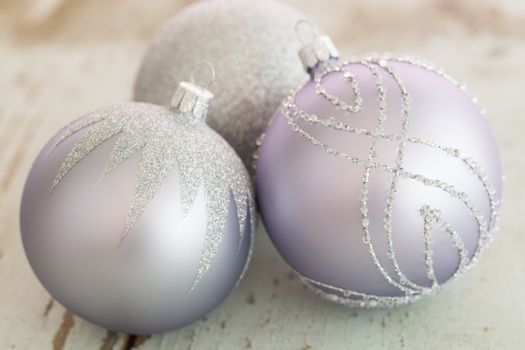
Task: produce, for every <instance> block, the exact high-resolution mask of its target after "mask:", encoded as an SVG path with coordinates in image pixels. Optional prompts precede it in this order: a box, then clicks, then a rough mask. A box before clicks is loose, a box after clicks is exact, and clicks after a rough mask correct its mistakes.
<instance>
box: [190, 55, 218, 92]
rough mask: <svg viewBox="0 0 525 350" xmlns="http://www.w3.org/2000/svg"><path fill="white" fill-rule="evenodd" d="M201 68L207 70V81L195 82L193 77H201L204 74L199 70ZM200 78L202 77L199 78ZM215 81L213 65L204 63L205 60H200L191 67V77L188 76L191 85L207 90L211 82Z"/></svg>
mask: <svg viewBox="0 0 525 350" xmlns="http://www.w3.org/2000/svg"><path fill="white" fill-rule="evenodd" d="M203 66H206V67H207V68H208V69H207V72H208V77H207V79H204V80H203V82H202V83H201V82H195V80H196V79H195V76H196V75H197V74H199V75H203V74H204V71H203V70H201V68H202V67H203ZM201 78H202V76H201ZM214 81H215V68H213V65H212V64H211V63H210V62H208V61H206V60H202V61H199V62H197V63H196V64H195V66H194V67H193V72H192V73H191V76H190V82H191V83H192V84H195V85H198V86H201V87H202V88H204V89H207V88H209V87H210V86H211V85H212V84H213V82H214Z"/></svg>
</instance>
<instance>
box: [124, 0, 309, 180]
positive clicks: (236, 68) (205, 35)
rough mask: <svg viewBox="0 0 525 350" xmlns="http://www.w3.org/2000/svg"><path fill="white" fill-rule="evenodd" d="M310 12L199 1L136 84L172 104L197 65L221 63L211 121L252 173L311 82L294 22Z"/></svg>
mask: <svg viewBox="0 0 525 350" xmlns="http://www.w3.org/2000/svg"><path fill="white" fill-rule="evenodd" d="M303 17H304V16H303V15H302V14H300V13H298V12H297V11H295V10H294V9H291V8H289V7H287V6H285V5H282V4H280V3H278V2H274V1H261V0H257V1H244V0H221V1H219V0H212V1H200V2H197V3H195V4H194V5H191V6H189V7H187V8H186V9H184V10H183V11H182V12H180V13H179V14H177V15H176V16H175V17H173V18H172V19H171V20H170V21H168V22H167V23H166V24H165V25H164V27H163V28H162V29H161V30H160V32H159V33H158V34H156V36H155V37H154V39H153V41H152V43H151V45H150V47H149V49H148V50H147V52H146V54H145V56H144V60H143V62H142V65H141V67H140V70H139V72H138V76H137V79H136V82H135V97H134V98H135V100H137V101H144V102H151V103H157V104H162V105H165V104H167V103H169V100H170V98H171V91H173V90H174V88H175V87H176V85H177V82H178V81H180V80H183V79H188V77H189V76H190V75H191V74H192V69H193V64H194V62H196V61H198V60H206V61H209V62H210V63H212V64H213V65H214V66H215V67H216V68H217V75H216V79H215V86H218V87H220V88H217V89H216V90H217V91H216V93H215V99H214V103H213V105H212V106H211V107H210V108H211V110H210V117H209V120H208V123H209V125H210V127H212V128H213V129H215V130H216V131H217V132H218V133H219V134H220V135H222V136H223V137H224V138H225V139H226V140H227V141H228V142H229V143H230V145H232V147H233V148H234V149H235V150H236V151H237V154H239V156H240V157H241V159H243V161H244V163H245V164H246V166H247V167H248V170H249V171H251V169H252V168H251V163H252V154H253V152H254V150H255V148H256V145H255V140H256V138H257V137H259V136H260V134H261V133H262V132H263V131H264V129H265V128H266V126H267V125H268V121H269V119H270V117H271V116H272V115H273V113H274V112H275V111H276V110H277V108H278V107H279V104H280V102H281V101H282V99H283V98H284V97H286V95H287V94H288V93H289V91H290V89H292V88H294V87H296V86H298V85H299V84H300V83H302V82H304V81H306V80H307V75H306V74H305V73H304V71H303V70H302V69H301V67H300V64H298V63H299V60H298V58H297V51H298V50H299V48H300V45H299V43H298V42H297V40H296V38H295V34H294V27H295V25H296V23H297V22H298V20H300V19H301V18H303Z"/></svg>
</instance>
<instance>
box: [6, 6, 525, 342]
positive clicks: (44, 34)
mask: <svg viewBox="0 0 525 350" xmlns="http://www.w3.org/2000/svg"><path fill="white" fill-rule="evenodd" d="M187 2H188V1H169V0H162V1H156V2H154V3H153V2H147V4H146V2H143V1H139V0H131V1H126V2H124V1H119V0H107V1H97V2H95V1H88V0H78V1H66V0H59V1H55V0H48V1H47V5H46V4H44V5H45V6H44V5H42V6H44V7H43V9H42V8H40V9H37V10H35V11H37V15H38V16H37V19H38V20H37V21H32V22H31V23H27V22H26V21H27V17H25V16H24V10H25V9H26V6H30V5H29V1H25V0H24V1H19V2H13V1H8V0H0V10H1V11H0V349H53V350H64V349H74V350H76V349H103V350H109V349H131V348H135V349H137V348H138V349H166V350H167V349H223V350H229V349H297V350H299V349H303V350H308V349H447V348H451V349H521V348H524V347H525V302H523V295H525V272H524V271H525V254H523V252H524V251H525V236H524V235H523V234H522V230H523V229H522V226H523V224H522V220H521V219H522V210H523V208H525V189H524V187H523V180H522V179H523V174H525V158H524V157H523V152H524V150H525V141H524V138H523V130H525V118H524V117H523V114H524V112H523V108H522V106H523V97H522V95H523V81H524V78H525V65H524V64H523V62H524V61H525V40H524V38H525V4H524V3H523V2H520V1H517V0H507V1H500V2H496V1H488V0H482V1H475V0H471V1H464V2H459V1H449V0H425V1H412V0H399V1H396V2H395V3H394V2H389V1H386V0H369V1H366V2H365V1H359V2H349V1H344V0H332V1H331V2H326V1H315V0H307V1H304V0H289V1H288V2H290V3H292V4H294V5H296V6H297V7H299V8H300V9H302V10H303V11H305V12H306V13H308V14H310V15H311V16H312V17H313V18H314V19H315V20H316V21H318V22H320V23H321V25H324V26H325V27H326V28H327V31H328V32H329V33H330V34H332V35H333V37H334V39H335V40H336V41H337V42H338V44H339V46H340V48H341V51H342V52H344V53H346V54H350V53H356V54H359V53H362V52H366V51H369V50H375V51H391V52H394V53H413V54H417V55H420V56H424V57H427V58H429V59H431V60H433V61H436V62H439V63H440V65H442V66H444V67H445V68H447V71H448V72H449V73H450V74H452V75H453V76H456V77H457V78H458V79H459V80H461V81H466V82H468V85H469V88H470V90H471V91H472V92H474V93H475V94H477V95H478V96H479V100H480V102H481V104H482V105H483V106H485V108H486V109H487V117H488V118H489V120H490V123H491V124H492V126H493V128H494V131H495V133H496V136H497V138H498V142H499V144H500V146H501V154H502V161H503V166H504V169H505V174H506V178H507V180H506V182H505V188H504V190H505V191H504V192H505V193H504V213H503V217H502V220H501V232H500V233H499V237H497V239H496V241H495V242H494V244H493V246H492V247H491V248H490V249H489V250H488V252H487V254H486V256H484V257H483V259H482V261H481V262H480V264H479V266H477V267H476V268H475V269H474V270H473V271H472V272H471V273H469V274H468V275H466V276H464V278H462V279H460V280H459V281H457V282H454V283H453V284H451V285H449V286H447V287H445V288H444V289H443V290H442V292H441V293H439V294H438V295H436V296H435V297H433V298H429V299H425V300H422V301H421V302H419V303H416V304H414V305H411V306H408V307H403V308H399V309H395V310H353V309H346V308H343V307H340V306H337V305H334V304H331V303H328V302H325V301H322V300H320V299H319V298H317V297H315V296H314V295H313V294H312V293H310V292H309V291H308V290H305V288H304V287H303V285H302V284H301V283H300V282H299V281H298V280H297V278H296V277H295V275H294V274H293V273H291V272H290V270H289V268H288V267H287V266H286V264H285V263H284V261H283V260H282V259H281V258H280V257H279V256H278V254H277V253H276V252H275V250H274V249H273V248H272V246H271V243H270V242H269V240H268V239H267V238H266V236H265V233H264V230H263V228H262V227H261V226H260V227H259V230H258V235H257V245H256V249H255V253H254V258H253V262H252V265H251V267H250V269H249V271H248V273H247V275H246V278H245V279H244V280H243V281H242V282H241V284H240V285H239V288H237V289H236V290H235V291H234V292H233V293H232V295H231V296H230V297H229V298H228V299H227V300H226V302H225V303H224V304H222V305H221V306H219V307H218V308H217V309H216V310H214V311H213V312H211V313H210V314H209V315H207V316H206V317H205V318H203V319H201V320H199V321H197V322H195V323H194V324H192V325H190V326H188V327H185V328H183V329H180V330H178V331H174V332H170V333H166V334H162V335H153V336H133V335H125V334H119V333H115V332H110V331H107V330H105V329H102V328H100V327H97V326H94V325H92V324H90V323H88V322H85V321H83V320H81V319H80V318H78V317H76V316H74V315H72V314H71V313H69V312H68V311H67V310H65V309H64V308H63V307H62V306H61V305H60V304H59V303H58V302H56V301H53V300H52V299H51V298H50V296H49V295H48V293H47V292H46V291H45V290H44V289H43V287H42V286H41V285H40V284H39V282H38V280H37V279H36V278H35V276H34V275H33V273H32V271H31V269H30V267H29V265H28V263H27V261H26V258H25V256H24V252H23V248H22V245H21V241H20V237H19V228H18V210H19V205H20V196H21V191H22V188H23V184H24V180H25V176H26V174H27V172H28V171H29V168H30V166H31V162H32V161H33V159H34V157H35V156H36V154H37V153H38V152H39V150H40V149H41V147H42V146H43V145H44V143H45V142H46V141H47V140H48V139H49V138H50V137H51V136H52V135H53V134H54V133H55V132H56V131H57V130H58V129H59V128H60V127H62V126H64V125H65V124H66V123H67V122H69V121H70V120H72V119H73V118H74V117H76V116H78V115H81V114H83V113H85V112H87V111H90V110H92V109H94V108H97V107H99V106H104V105H108V104H112V103H117V102H120V101H123V100H126V99H129V97H130V93H131V86H132V84H133V79H134V74H135V71H136V69H137V67H138V64H139V62H140V57H141V55H142V52H143V50H144V49H145V47H146V45H147V41H148V40H149V37H150V36H151V34H152V33H153V32H154V30H155V29H156V28H158V27H159V26H160V24H161V22H162V21H163V20H164V19H165V18H167V17H168V16H169V15H170V14H173V13H175V12H176V11H177V10H178V9H180V7H181V6H183V5H184V4H186V3H187ZM327 3H328V4H329V6H327V5H326V4H327ZM39 11H40V12H39ZM137 14H140V15H137Z"/></svg>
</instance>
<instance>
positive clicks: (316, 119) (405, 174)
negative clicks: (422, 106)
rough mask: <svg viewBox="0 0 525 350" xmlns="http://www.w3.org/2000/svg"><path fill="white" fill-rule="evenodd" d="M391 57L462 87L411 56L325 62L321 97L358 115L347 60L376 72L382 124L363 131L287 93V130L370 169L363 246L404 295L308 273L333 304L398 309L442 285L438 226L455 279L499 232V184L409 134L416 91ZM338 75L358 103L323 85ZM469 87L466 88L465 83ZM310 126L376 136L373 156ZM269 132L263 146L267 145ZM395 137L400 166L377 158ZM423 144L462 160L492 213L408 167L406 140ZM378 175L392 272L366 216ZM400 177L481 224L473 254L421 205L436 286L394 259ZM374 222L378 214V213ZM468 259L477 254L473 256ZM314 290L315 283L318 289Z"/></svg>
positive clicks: (318, 77)
mask: <svg viewBox="0 0 525 350" xmlns="http://www.w3.org/2000/svg"><path fill="white" fill-rule="evenodd" d="M389 62H403V63H407V64H412V65H415V66H418V67H421V68H423V69H427V70H431V71H434V72H436V73H437V74H439V75H440V76H442V77H444V78H445V79H447V80H448V81H450V82H452V83H454V84H456V85H458V84H457V83H456V82H455V81H454V80H452V79H451V78H450V77H448V76H447V75H445V74H444V73H443V72H442V71H437V70H434V69H433V67H431V66H430V65H428V64H425V63H423V62H420V61H417V60H414V59H411V58H392V57H390V56H389V55H384V56H380V55H372V56H370V57H366V58H364V59H355V60H349V61H343V62H338V63H324V64H323V65H322V66H321V67H320V68H319V69H318V70H317V71H316V73H315V74H314V77H313V80H314V83H315V91H316V93H317V94H318V95H319V96H322V97H323V98H324V99H326V100H327V101H329V102H330V103H331V104H332V105H333V106H335V107H336V108H337V109H339V110H342V111H343V112H346V113H357V112H359V111H360V110H361V108H362V103H363V98H362V94H361V92H360V88H359V85H358V83H357V80H356V77H355V75H354V73H353V72H352V71H351V70H350V67H349V65H351V64H357V65H362V66H364V67H366V68H367V69H368V70H369V71H370V72H371V74H372V76H373V79H374V82H375V86H376V89H377V96H378V106H377V108H378V111H377V116H378V117H377V122H376V126H375V128H374V129H371V130H367V129H363V128H355V127H352V126H351V125H349V124H346V123H344V122H340V121H337V120H336V119H335V118H333V117H324V116H319V115H316V114H313V113H308V112H306V111H304V110H301V109H300V108H299V107H298V106H297V105H296V104H295V98H296V94H297V92H298V91H299V90H297V91H296V92H295V93H294V94H292V95H291V96H289V97H288V98H287V99H286V100H284V101H283V103H282V105H281V113H282V115H283V116H284V118H285V119H286V121H287V124H288V125H289V127H290V128H291V129H292V130H293V131H294V132H295V133H297V134H298V135H300V136H301V137H302V138H304V139H306V140H307V141H309V142H310V143H311V144H312V145H314V146H315V147H318V148H320V149H322V150H323V151H324V152H325V153H327V154H329V155H332V156H336V157H339V158H342V159H344V160H345V161H349V162H351V163H353V164H355V165H358V166H360V167H362V168H363V169H364V174H363V177H362V180H361V194H360V197H359V200H360V211H361V231H362V241H363V244H365V246H366V248H367V250H368V254H369V257H370V259H371V261H372V263H373V264H374V265H375V267H376V269H377V270H378V271H379V273H380V274H381V276H382V277H383V278H384V280H385V281H386V282H388V283H389V284H390V285H391V286H393V287H395V288H396V289H397V290H399V291H401V292H402V294H403V295H402V296H379V295H370V294H366V293H361V292H358V291H354V290H348V289H345V288H341V287H339V286H335V285H331V284H327V283H323V282H321V281H317V280H314V279H311V278H308V277H306V276H302V279H303V281H304V282H306V283H307V285H309V286H310V287H312V289H313V290H314V291H315V292H317V293H319V294H321V295H322V296H323V297H326V298H328V299H330V300H332V301H337V302H340V303H343V304H349V305H352V306H360V307H393V306H397V305H401V304H406V303H409V302H412V301H415V300H417V299H418V298H420V297H421V296H423V295H427V294H430V293H433V292H435V291H436V290H437V288H438V287H439V286H440V284H439V283H438V281H437V279H436V276H435V273H434V267H433V263H434V261H433V249H432V241H433V237H432V229H433V227H437V228H439V229H440V231H442V232H443V233H444V234H446V235H447V236H448V237H449V238H450V241H451V242H452V243H453V245H454V247H455V249H456V250H457V254H458V258H459V259H458V261H459V263H458V266H457V269H456V271H455V272H454V273H453V275H452V278H450V279H449V280H451V279H453V278H455V277H456V276H458V275H460V274H462V273H463V272H464V271H465V270H467V269H468V268H470V267H471V266H472V265H473V264H474V263H475V262H476V261H477V260H478V258H479V256H480V255H481V254H482V252H483V250H484V248H485V247H486V246H487V245H488V244H489V243H490V242H491V240H492V238H493V233H494V231H495V230H496V229H497V219H498V212H499V206H500V203H499V200H498V199H497V198H496V191H495V189H494V187H493V186H492V185H491V184H490V183H489V182H488V177H487V175H486V174H485V173H484V171H483V169H482V168H481V166H480V165H479V164H478V163H477V162H476V161H474V160H473V159H472V158H470V157H468V156H467V155H465V154H463V152H462V151H460V150H459V149H456V148H452V147H448V146H444V145H440V144H437V143H435V142H434V141H432V140H427V139H422V138H418V137H414V136H411V135H410V134H409V127H410V117H411V110H410V107H411V101H410V92H409V91H408V90H407V88H406V87H405V85H404V83H403V81H402V80H401V77H400V76H399V75H398V74H397V73H396V72H395V70H394V68H393V67H392V65H391V64H390V63H389ZM332 72H340V73H342V75H343V78H344V79H345V80H347V81H349V82H350V85H351V89H352V91H353V95H354V96H355V100H354V101H353V102H352V103H349V102H345V101H342V100H341V99H340V98H337V97H335V96H333V95H331V94H329V93H327V91H326V89H325V88H324V87H323V79H324V77H325V76H326V75H328V74H330V73H332ZM383 75H386V76H389V77H391V78H392V79H393V81H394V82H395V85H396V86H397V89H399V92H400V93H401V106H400V108H401V115H402V125H401V129H400V132H399V133H398V134H391V133H387V132H385V129H384V123H385V121H386V120H387V117H388V116H387V113H386V108H387V99H386V96H387V89H386V87H385V84H384V83H383V80H382V76H383ZM462 89H463V90H465V89H464V88H463V87H462ZM301 123H306V124H309V125H316V126H319V127H325V128H331V129H334V130H337V131H339V132H342V133H349V134H353V135H363V136H366V137H369V138H370V139H371V143H370V148H369V152H368V157H367V158H359V157H355V156H353V155H351V154H349V153H346V152H343V151H340V150H338V149H337V148H336V147H334V146H332V145H330V144H328V143H326V142H324V141H322V140H320V139H318V138H317V137H316V136H315V135H314V134H312V133H311V132H309V131H307V130H305V129H304V128H303V127H302V126H301V125H300V124H301ZM263 139H264V135H263V137H262V138H261V140H259V141H258V144H261V143H262V140H263ZM383 140H387V141H394V142H396V143H397V152H396V156H395V163H394V165H387V164H382V163H380V162H379V161H378V160H377V159H378V153H377V152H378V151H377V145H378V142H379V141H383ZM410 143H412V144H420V145H424V146H426V147H430V148H432V149H435V150H437V151H440V152H443V153H445V154H446V155H448V156H450V157H452V158H454V159H456V160H457V161H460V162H462V163H463V165H464V166H465V167H466V168H467V169H468V170H469V171H470V173H472V174H473V175H474V176H475V178H476V179H477V180H478V181H479V182H480V183H481V185H482V187H483V189H484V192H485V194H486V197H487V199H488V202H489V206H490V217H489V218H485V217H484V216H483V215H482V213H481V211H480V209H479V208H477V207H476V205H475V204H474V202H473V201H472V199H471V198H470V197H469V195H468V194H467V193H465V192H462V191H461V190H459V189H458V188H456V187H455V186H453V185H451V184H449V183H447V182H445V181H442V180H440V179H432V178H428V177H425V176H423V175H421V174H417V173H413V172H411V171H409V170H407V169H405V168H404V167H403V165H404V155H405V146H406V145H407V144H410ZM372 172H382V173H386V174H388V175H389V177H390V184H389V187H388V190H387V197H386V203H385V207H384V216H383V218H382V221H383V228H384V234H385V237H386V242H387V252H386V255H387V258H388V261H389V262H390V263H391V264H392V267H393V273H389V272H388V271H387V269H386V268H385V267H384V266H383V265H382V263H381V261H380V259H379V257H378V256H377V253H376V250H375V248H374V244H373V237H372V236H371V234H370V231H369V226H370V220H372V218H370V217H369V216H368V211H369V208H368V205H369V204H368V198H369V197H368V196H369V191H370V188H369V178H370V174H371V173H372ZM400 179H409V180H412V181H416V182H419V183H422V184H423V185H425V186H428V187H431V188H435V189H439V190H441V191H443V192H444V193H445V194H447V195H448V196H449V197H451V198H452V199H454V200H458V201H459V202H460V203H462V205H463V206H464V207H465V208H466V209H468V211H469V212H470V213H471V215H472V216H473V218H474V219H475V221H476V223H477V228H478V233H479V240H478V243H477V246H476V248H475V251H474V252H473V254H471V255H470V254H469V252H467V250H466V248H465V245H464V243H463V241H462V238H461V236H460V235H459V234H458V233H457V232H456V231H455V229H454V228H453V227H452V226H451V225H450V224H449V223H448V222H447V221H446V220H445V219H444V218H443V217H442V215H441V213H440V211H439V210H438V209H437V208H431V207H430V206H428V205H423V206H422V207H421V208H420V211H419V215H420V217H421V220H422V227H423V230H422V231H423V232H422V236H423V240H424V247H425V252H424V257H425V267H426V276H427V277H428V279H429V281H430V283H431V285H430V287H428V286H424V285H420V284H418V283H416V282H414V281H411V280H410V279H409V278H407V277H406V276H405V274H404V273H403V271H402V270H401V268H400V266H399V263H398V259H397V256H396V249H395V246H394V240H393V237H392V214H393V207H394V204H395V201H396V193H397V190H398V183H399V180H400ZM374 219H376V218H374ZM469 256H472V257H471V258H470V259H469ZM313 287H316V288H313Z"/></svg>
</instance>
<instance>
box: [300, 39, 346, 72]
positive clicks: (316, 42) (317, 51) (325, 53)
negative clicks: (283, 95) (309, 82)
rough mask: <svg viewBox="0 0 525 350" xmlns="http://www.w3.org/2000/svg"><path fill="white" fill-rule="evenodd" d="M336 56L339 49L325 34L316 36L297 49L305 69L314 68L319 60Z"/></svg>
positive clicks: (326, 59)
mask: <svg viewBox="0 0 525 350" xmlns="http://www.w3.org/2000/svg"><path fill="white" fill-rule="evenodd" d="M338 57H339V51H337V49H336V48H335V45H334V43H333V42H332V40H331V39H330V37H328V36H325V35H322V36H316V37H315V38H314V39H313V40H312V41H311V42H310V43H308V44H305V45H304V46H303V48H302V49H301V50H299V58H300V59H301V62H302V63H303V67H304V69H305V70H309V69H311V68H314V67H315V66H316V65H317V64H318V63H319V62H324V61H328V60H329V59H330V58H338Z"/></svg>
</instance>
